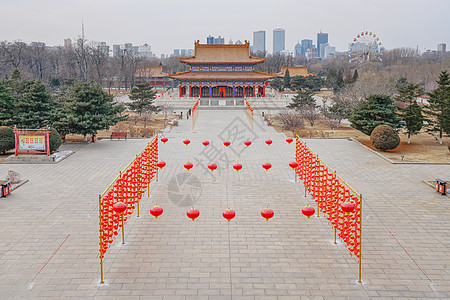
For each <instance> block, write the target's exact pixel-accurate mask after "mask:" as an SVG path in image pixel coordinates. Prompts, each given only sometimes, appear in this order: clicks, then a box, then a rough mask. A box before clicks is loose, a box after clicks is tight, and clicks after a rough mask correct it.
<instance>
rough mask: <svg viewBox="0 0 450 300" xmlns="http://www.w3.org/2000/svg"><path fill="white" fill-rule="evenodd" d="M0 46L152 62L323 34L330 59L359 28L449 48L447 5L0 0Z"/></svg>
mask: <svg viewBox="0 0 450 300" xmlns="http://www.w3.org/2000/svg"><path fill="white" fill-rule="evenodd" d="M0 7H1V12H2V14H1V17H0V40H8V41H14V40H22V41H25V42H31V41H42V42H45V43H46V44H48V45H62V44H63V40H64V38H68V37H69V38H72V39H76V38H78V37H79V36H80V35H81V21H82V20H83V22H84V28H85V37H86V38H87V39H88V40H90V41H105V42H107V44H109V45H112V44H122V43H125V42H131V43H133V44H135V45H141V44H143V43H148V44H150V45H151V47H152V51H153V52H154V53H156V54H157V55H158V56H159V55H160V54H161V53H164V54H169V53H173V49H175V48H186V49H189V48H193V47H194V45H193V43H194V41H195V40H200V42H201V43H206V37H207V36H208V35H213V36H218V35H221V36H222V37H225V41H226V43H228V41H229V40H230V38H231V39H232V40H233V41H236V40H238V39H240V40H241V41H244V40H246V39H247V40H252V38H253V34H252V33H253V31H257V30H265V31H266V48H267V50H268V51H270V52H271V51H272V33H273V29H274V28H278V27H281V28H284V29H285V30H286V48H287V49H288V50H290V51H293V48H294V45H295V44H296V43H297V41H299V40H302V39H312V40H313V43H314V44H316V43H317V33H318V32H319V31H320V30H322V32H327V33H328V35H329V43H330V44H331V45H332V46H335V47H336V50H337V51H345V50H347V47H348V43H349V42H351V41H352V40H353V38H354V37H355V36H356V34H358V32H361V31H362V30H363V29H364V28H365V29H366V30H368V31H372V32H374V33H376V34H377V36H379V37H380V39H381V41H382V44H383V45H384V47H385V48H387V49H391V48H397V47H414V48H416V47H417V46H418V47H419V50H420V51H423V50H424V49H432V50H435V49H436V46H437V44H439V43H446V44H447V45H448V47H450V0H421V1H419V0H408V1H406V0H372V1H366V0H340V1H338V0H308V1H305V0H303V1H302V0H295V1H294V0H292V1H291V0H253V1H249V0H225V1H223V0H220V1H217V0H159V1H148V0H147V1H144V0H120V1H119V0H0Z"/></svg>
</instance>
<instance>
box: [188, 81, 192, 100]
mask: <svg viewBox="0 0 450 300" xmlns="http://www.w3.org/2000/svg"><path fill="white" fill-rule="evenodd" d="M189 97H192V86H191V84H190V83H189Z"/></svg>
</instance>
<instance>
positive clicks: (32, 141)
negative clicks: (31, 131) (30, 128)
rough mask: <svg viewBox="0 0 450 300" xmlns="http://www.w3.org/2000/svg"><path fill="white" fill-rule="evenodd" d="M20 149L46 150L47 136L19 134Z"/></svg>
mask: <svg viewBox="0 0 450 300" xmlns="http://www.w3.org/2000/svg"><path fill="white" fill-rule="evenodd" d="M19 149H20V150H45V136H43V135H21V136H19Z"/></svg>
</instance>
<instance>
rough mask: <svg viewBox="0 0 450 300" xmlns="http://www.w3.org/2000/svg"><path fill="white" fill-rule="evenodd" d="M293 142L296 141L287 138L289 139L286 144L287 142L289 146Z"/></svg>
mask: <svg viewBox="0 0 450 300" xmlns="http://www.w3.org/2000/svg"><path fill="white" fill-rule="evenodd" d="M293 141H294V139H292V138H287V139H286V142H287V143H288V144H290V143H292V142H293Z"/></svg>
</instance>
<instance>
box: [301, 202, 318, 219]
mask: <svg viewBox="0 0 450 300" xmlns="http://www.w3.org/2000/svg"><path fill="white" fill-rule="evenodd" d="M315 212H316V210H315V209H314V207H311V206H309V205H307V206H305V207H303V208H302V213H303V214H304V215H305V216H307V217H308V219H309V218H310V217H311V216H312V215H313V214H314V213H315Z"/></svg>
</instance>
